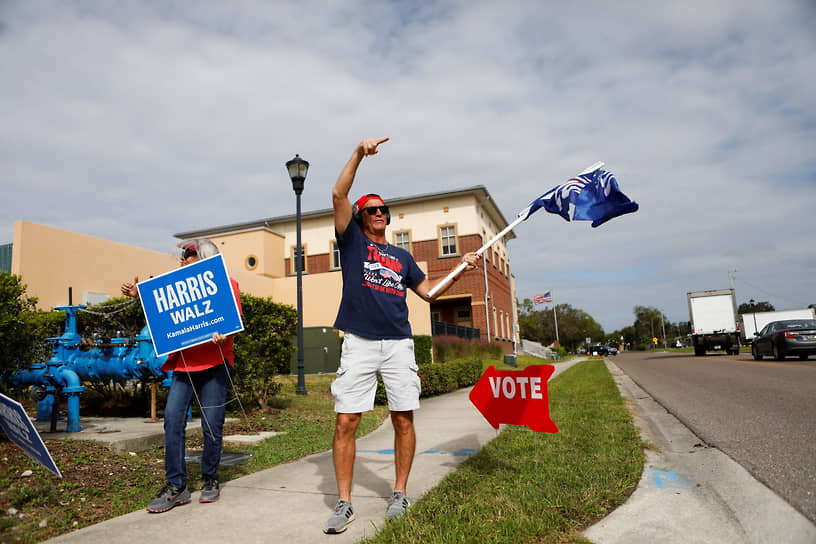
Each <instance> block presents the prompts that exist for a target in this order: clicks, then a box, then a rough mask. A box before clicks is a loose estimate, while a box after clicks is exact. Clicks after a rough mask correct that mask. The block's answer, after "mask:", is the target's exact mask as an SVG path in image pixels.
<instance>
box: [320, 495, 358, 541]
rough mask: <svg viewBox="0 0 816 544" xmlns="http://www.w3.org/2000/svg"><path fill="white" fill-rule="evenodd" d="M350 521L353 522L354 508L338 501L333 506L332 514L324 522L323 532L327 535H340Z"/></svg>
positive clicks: (345, 502) (348, 503)
mask: <svg viewBox="0 0 816 544" xmlns="http://www.w3.org/2000/svg"><path fill="white" fill-rule="evenodd" d="M352 521H354V508H352V506H351V503H350V502H348V501H344V500H343V499H340V500H338V501H337V504H336V505H335V506H334V514H332V516H331V517H330V518H329V521H327V522H326V527H325V528H324V529H323V532H324V533H326V534H327V535H336V534H338V533H342V532H343V531H345V530H346V527H348V525H349V523H351V522H352Z"/></svg>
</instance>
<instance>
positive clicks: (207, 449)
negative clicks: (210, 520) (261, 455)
mask: <svg viewBox="0 0 816 544" xmlns="http://www.w3.org/2000/svg"><path fill="white" fill-rule="evenodd" d="M227 369H229V373H230V375H228V374H227V372H228V370H227ZM232 373H233V369H232V367H230V366H229V363H225V364H221V365H218V366H214V367H212V368H208V369H207V370H201V371H198V372H179V371H175V372H173V380H172V382H171V384H170V392H169V394H168V395H167V405H166V406H165V408H164V471H165V478H166V479H167V481H168V482H170V483H171V484H173V485H174V486H176V487H181V486H183V485H186V483H187V464H186V463H185V461H184V455H185V452H184V448H185V443H186V438H187V437H186V433H185V428H186V426H187V411H188V410H189V408H190V406H191V405H192V402H193V400H194V399H195V393H194V392H193V387H195V392H197V393H198V398H199V400H200V403H201V430H202V432H203V433H204V454H203V455H202V456H201V475H202V476H203V477H205V478H207V477H209V478H215V479H216V480H217V479H218V465H219V464H220V463H221V443H222V440H223V430H224V413H225V407H224V403H225V402H226V397H227V389H228V388H229V384H230V377H231V375H232Z"/></svg>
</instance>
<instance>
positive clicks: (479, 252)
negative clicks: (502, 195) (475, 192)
mask: <svg viewBox="0 0 816 544" xmlns="http://www.w3.org/2000/svg"><path fill="white" fill-rule="evenodd" d="M603 165H604V163H602V162H600V161H599V162H596V163H595V164H593V165H592V166H590V167H589V168H586V169H584V170H582V171H581V172H580V173H579V174H577V175H579V176H583V175H584V174H589V173H590V172H594V171H595V170H597V169H598V168H601V167H603ZM531 207H532V204H530V205H529V206H527V207H526V208H524V209H523V210H521V211H520V212H519V214H518V216H517V217H516V219H515V221H513V222H512V223H510V224H509V225H507V227H505V228H504V229H502V231H501V232H500V233H498V234H497V235H496V236H494V237H493V238H491V239H490V241H489V242H487V243H486V244H485V245H483V246H482V247H480V248H479V249H477V250H476V255H478V256H480V257H481V256H482V254H483V253H484V252H485V251H487V250H488V249H490V246H492V245H493V244H495V243H496V242H498V241H499V240H501V239H502V238H503V237H504V235H505V234H507V233H508V232H510V231H511V230H513V228H515V227H516V226H517V225H518V224H519V223H521V222H522V221H524V220H525V219H527V215H528V213H529V211H530V208H531ZM465 268H467V263H460V264H459V266H457V267H456V268H454V269H453V271H452V272H451V273H450V274H448V275H447V276H445V277H444V278H442V280H441V281H440V282H439V283H437V284H436V285H435V286H434V287H433V289H431V290H430V291H428V298H433V297H434V295H436V293H438V292H439V291H440V290H441V289H442V288H443V287H445V286H446V285H447V284H449V283H450V282H451V281H453V278H455V277H456V276H458V275H459V274H460V273H461V272H462V270H464V269H465Z"/></svg>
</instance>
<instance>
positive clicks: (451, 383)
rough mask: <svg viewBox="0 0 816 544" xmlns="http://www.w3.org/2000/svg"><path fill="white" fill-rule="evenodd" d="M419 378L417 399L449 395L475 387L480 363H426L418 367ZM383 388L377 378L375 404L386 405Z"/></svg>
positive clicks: (480, 375)
mask: <svg viewBox="0 0 816 544" xmlns="http://www.w3.org/2000/svg"><path fill="white" fill-rule="evenodd" d="M419 377H420V381H421V382H422V385H421V386H422V390H421V392H420V394H419V398H426V397H433V396H435V395H441V394H443V393H450V392H451V391H456V390H457V389H461V388H463V387H470V386H471V385H475V384H476V382H477V381H479V378H481V377H482V361H481V360H478V359H474V360H467V361H455V362H451V363H427V364H424V365H419ZM387 402H388V400H387V397H386V394H385V386H383V383H382V379H381V378H379V376H378V377H377V394H376V396H375V397H374V403H375V404H383V405H384V404H387Z"/></svg>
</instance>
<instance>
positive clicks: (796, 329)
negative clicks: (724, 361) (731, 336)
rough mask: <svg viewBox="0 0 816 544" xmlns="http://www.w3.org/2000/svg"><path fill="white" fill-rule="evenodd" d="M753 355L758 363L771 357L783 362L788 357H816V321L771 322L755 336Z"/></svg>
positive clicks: (787, 320) (752, 347)
mask: <svg viewBox="0 0 816 544" xmlns="http://www.w3.org/2000/svg"><path fill="white" fill-rule="evenodd" d="M751 354H752V355H753V356H754V359H756V360H757V361H760V360H762V357H764V356H765V355H771V356H773V358H774V359H776V360H777V361H781V360H782V359H784V358H785V357H787V356H788V355H798V356H799V358H800V359H802V360H804V359H807V358H808V356H809V355H816V319H785V320H782V321H771V322H770V323H768V324H767V325H765V327H763V329H762V330H761V331H760V332H759V334H757V335H756V336H754V341H753V343H752V344H751Z"/></svg>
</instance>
